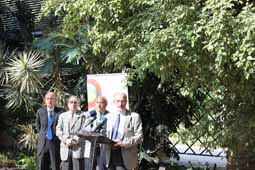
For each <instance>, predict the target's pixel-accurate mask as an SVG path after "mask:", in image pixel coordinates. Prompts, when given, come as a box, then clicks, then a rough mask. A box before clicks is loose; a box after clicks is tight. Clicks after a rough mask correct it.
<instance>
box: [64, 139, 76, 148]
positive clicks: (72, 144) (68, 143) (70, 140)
mask: <svg viewBox="0 0 255 170" xmlns="http://www.w3.org/2000/svg"><path fill="white" fill-rule="evenodd" d="M65 144H66V145H67V146H68V147H71V146H74V145H78V141H77V140H75V139H72V138H68V139H66V142H65Z"/></svg>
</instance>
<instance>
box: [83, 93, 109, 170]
mask: <svg viewBox="0 0 255 170" xmlns="http://www.w3.org/2000/svg"><path fill="white" fill-rule="evenodd" d="M106 106H107V99H106V98H105V97H104V96H98V97H97V99H96V108H95V109H93V110H91V111H89V112H90V114H89V115H91V116H90V118H88V119H86V122H85V124H84V129H83V130H85V131H94V130H95V128H96V127H97V126H98V125H99V124H100V122H101V121H102V120H103V119H104V116H105V115H106V114H107V113H108V111H107V110H106ZM99 132H101V133H105V126H103V127H102V129H99ZM90 145H91V143H90V142H89V141H86V145H85V152H84V162H85V169H84V170H90V169H89V167H90V164H89V158H90ZM104 156H105V154H104V146H103V145H97V147H96V151H95V159H94V160H95V161H94V165H93V169H97V170H105V169H106V168H105V158H104Z"/></svg>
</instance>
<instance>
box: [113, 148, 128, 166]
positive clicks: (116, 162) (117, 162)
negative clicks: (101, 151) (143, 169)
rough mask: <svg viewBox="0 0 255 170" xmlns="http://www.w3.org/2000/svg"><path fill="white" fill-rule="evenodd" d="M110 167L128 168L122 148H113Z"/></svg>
mask: <svg viewBox="0 0 255 170" xmlns="http://www.w3.org/2000/svg"><path fill="white" fill-rule="evenodd" d="M109 169H110V170H127V168H126V167H125V165H124V162H123V159H122V154H121V149H120V148H114V149H112V150H111V160H110V165H109Z"/></svg>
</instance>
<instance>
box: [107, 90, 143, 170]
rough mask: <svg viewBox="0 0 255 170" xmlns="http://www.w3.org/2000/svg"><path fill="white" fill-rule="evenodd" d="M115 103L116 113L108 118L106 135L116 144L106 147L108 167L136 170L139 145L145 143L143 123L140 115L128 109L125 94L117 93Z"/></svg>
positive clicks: (112, 169) (108, 115) (118, 169)
mask: <svg viewBox="0 0 255 170" xmlns="http://www.w3.org/2000/svg"><path fill="white" fill-rule="evenodd" d="M113 103H114V105H115V107H116V111H115V112H113V113H108V114H107V116H106V117H107V124H106V130H107V132H106V135H107V137H108V138H111V139H112V140H114V141H115V144H114V145H113V146H109V145H105V152H106V156H105V159H106V166H107V167H109V168H110V169H111V170H127V169H134V168H136V167H137V165H138V155H137V154H138V144H141V143H142V141H143V132H142V121H141V118H140V116H139V114H138V113H135V112H130V111H129V110H127V109H126V104H127V95H126V94H125V93H115V94H114V96H113Z"/></svg>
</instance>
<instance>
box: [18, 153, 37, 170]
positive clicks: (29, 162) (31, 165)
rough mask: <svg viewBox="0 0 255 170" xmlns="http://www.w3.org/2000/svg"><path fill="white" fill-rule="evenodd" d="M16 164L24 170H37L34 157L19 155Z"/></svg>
mask: <svg viewBox="0 0 255 170" xmlns="http://www.w3.org/2000/svg"><path fill="white" fill-rule="evenodd" d="M18 164H19V165H20V166H21V168H22V169H26V170H36V169H37V165H36V158H35V156H28V155H25V154H21V155H20V158H19V160H18Z"/></svg>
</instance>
